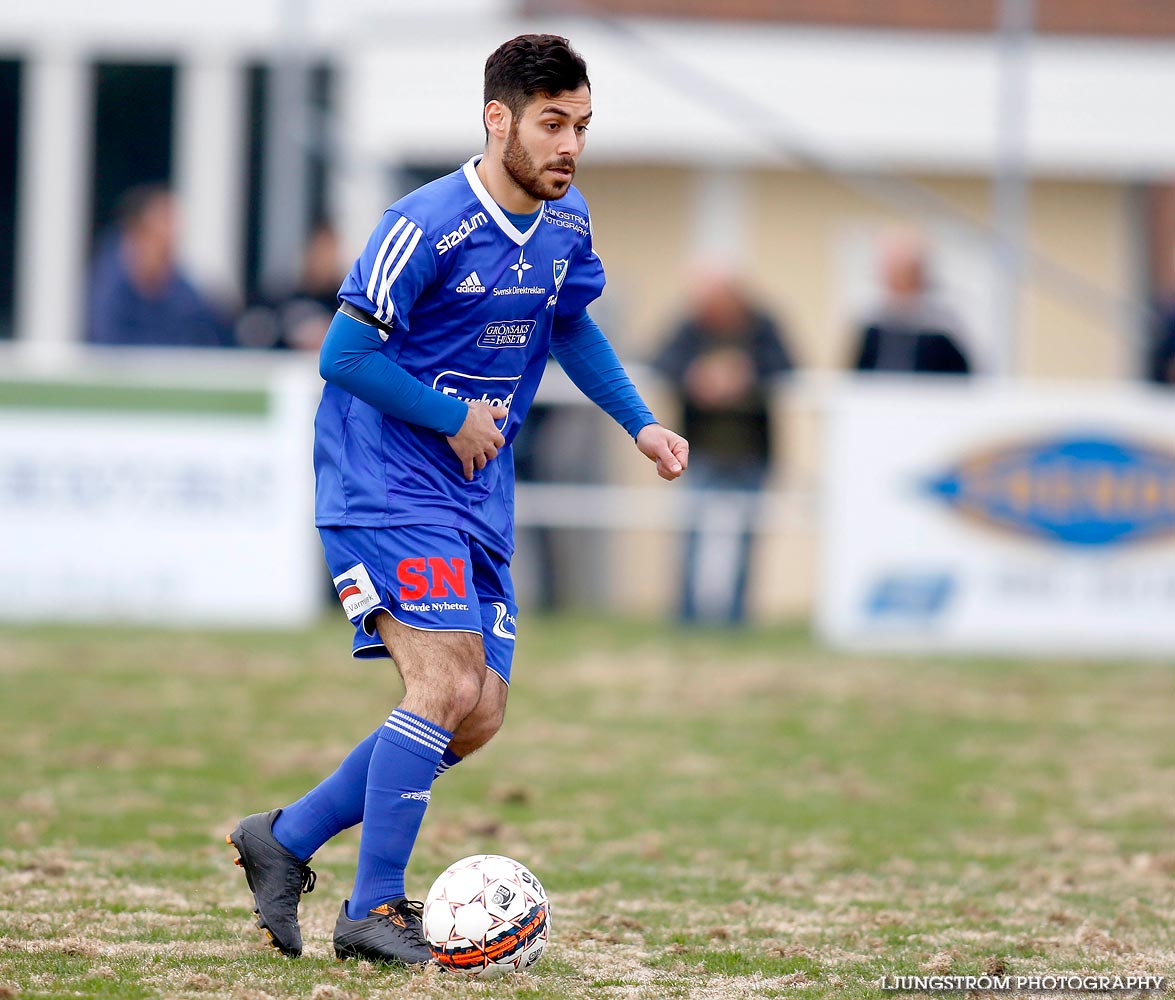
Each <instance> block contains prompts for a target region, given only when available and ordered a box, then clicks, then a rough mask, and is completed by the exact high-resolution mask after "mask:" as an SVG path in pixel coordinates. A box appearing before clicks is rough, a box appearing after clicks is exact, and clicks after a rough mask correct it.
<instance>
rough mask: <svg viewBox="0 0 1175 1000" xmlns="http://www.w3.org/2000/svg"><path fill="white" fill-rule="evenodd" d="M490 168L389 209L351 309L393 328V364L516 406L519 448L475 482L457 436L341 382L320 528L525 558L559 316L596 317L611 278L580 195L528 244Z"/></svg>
mask: <svg viewBox="0 0 1175 1000" xmlns="http://www.w3.org/2000/svg"><path fill="white" fill-rule="evenodd" d="M479 159H480V157H474V158H473V159H472V160H470V161H469V162H468V163H466V164H465V165H464V167H462V168H461V169H460V170H457V171H454V172H453V173H451V174H449V175H448V176H446V177H442V178H440V179H439V180H436V181H433V182H432V183H431V184H427V185H425V186H424V187H421V188H419V189H417V190H416V191H414V192H413V193H412V194H409V195H407V196H406V197H404V198H402V199H400V201H398V202H396V204H394V205H393V206H392V207H391V208H389V209H388V210H387V211H386V212H385V213H384V215H383V218H382V219H381V220H380V222H379V225H378V226H376V228H375V231H374V232H373V233H372V234H371V238H370V239H369V240H368V243H367V246H366V247H365V248H364V250H363V253H362V254H361V255H360V257H359V259H358V260H357V261H356V262H355V264H354V266H353V267H352V268H351V271H350V273H349V274H348V275H347V277H346V279H345V280H344V281H343V286H342V288H341V289H340V291H339V298H340V300H342V301H344V302H347V303H350V304H351V305H352V306H354V307H356V308H358V309H360V310H362V311H363V312H364V313H366V314H367V315H369V316H372V317H374V318H375V320H377V321H378V322H379V323H381V324H384V325H385V326H386V327H388V328H390V329H389V330H385V331H384V332H383V333H382V334H381V336H382V337H383V338H384V341H385V343H384V345H383V348H382V351H383V353H384V354H386V355H387V356H388V357H389V358H390V359H391V360H393V361H395V362H396V363H397V364H398V365H400V366H401V367H402V368H404V369H405V370H406V371H407V372H408V373H409V374H411V375H412V376H414V377H415V378H417V379H419V380H420V381H421V382H423V383H424V384H425V385H428V386H430V387H432V388H433V389H435V390H437V391H438V392H442V393H444V394H446V395H449V396H454V397H456V398H458V399H460V400H465V401H468V400H484V401H486V402H488V403H499V404H501V405H502V406H505V407H506V408H507V409H508V411H509V415H508V416H507V417H506V418H505V419H504V420H501V421H499V423H498V426H499V428H500V429H501V430H502V433H503V436H504V437H505V439H506V447H505V448H504V449H502V450H500V451H499V454H498V457H497V458H496V459H494V460H492V461H490V462H489V463H488V464H487V465H486V467H485V468H484V469H482V470H480V471H475V473H474V477H473V481H472V482H470V481H467V480H466V479H465V477H464V473H463V471H462V467H461V462H460V461H459V460H458V458H457V456H456V454H455V453H454V452H453V450H452V448H450V447H449V443H448V441H447V440H446V439H445V437H444V435H442V434H440V433H438V432H436V431H432V430H428V429H426V428H423V427H419V426H417V425H415V424H410V423H406V422H405V421H403V420H399V419H396V418H394V417H391V416H387V415H385V414H384V413H382V412H380V411H379V410H377V409H375V408H374V407H372V406H370V405H368V404H367V403H364V402H362V401H361V400H359V399H357V398H356V397H355V396H353V395H351V394H350V393H349V392H347V391H346V390H345V389H342V388H340V387H339V386H336V385H333V384H330V383H328V384H327V385H326V387H325V388H324V389H323V393H322V402H321V403H320V405H319V407H318V414H317V416H316V417H315V421H314V434H315V436H314V471H315V477H316V490H315V522H316V524H317V525H318V526H319V527H327V526H347V525H360V526H366V527H381V526H390V525H402V524H435V525H442V526H446V527H455V528H458V529H460V530H463V531H467V532H469V533H470V534H471V535H473V536H474V537H475V538H477V539H478V540H479V541H481V542H482V543H483V544H484V545H486V546H487V547H488V548H490V549H492V550H494V551H496V552H499V553H500V554H502V555H504V556H507V557H508V556H509V555H510V554H511V553H512V552H513V550H514V463H513V459H512V457H511V452H510V444H511V442H512V441H513V440H514V437H515V435H516V434H517V433H518V427H519V425H520V424H521V423H522V420H523V418H524V417H525V416H526V413H527V411H528V410H529V409H530V405H531V402H532V401H533V399H534V395H535V392H536V390H537V389H538V385H539V380H540V379H541V378H542V375H543V371H544V369H545V367H546V363H547V354H548V351H549V348H550V343H551V327H552V324H553V323H554V320H555V317H556V316H557V315H558V316H561V317H564V316H567V317H569V316H575V315H578V314H580V313H582V312H583V310H584V309H585V307H586V306H587V305H588V304H589V303H590V302H592V301H593V300H594V299H596V298H597V297H598V296H599V294H600V292H601V291H602V290H603V287H604V269H603V266H602V265H601V263H600V258H599V257H598V256H596V253H595V251H594V250H593V249H592V238H591V224H590V221H589V216H588V209H587V204H586V202H585V201H584V199H583V196H582V195H580V193H579V192H578V191H577V190H576V189H575V188H574V187H572V188H570V189H569V190H568V192H567V194H566V195H565V196H564V197H563V198H561V199H560V200H559V201H558V202H553V203H544V204H543V206H542V208H541V210H540V212H539V215H538V218H537V219H536V220H535V222H534V223H533V224H532V225H531V226H530V228H529V229H527V230H526V231H525V232H520V231H519V230H518V229H516V228H515V227H514V226H513V225H512V224H511V223H510V221H509V220H508V219H507V218H506V216H505V214H504V213H503V212H502V209H501V208H500V207H499V206H498V204H497V203H496V202H495V201H494V200H493V199H492V198H491V197H490V195H489V192H487V191H486V189H485V187H484V185H483V184H482V183H481V180H480V178H479V177H478V176H477V172H476V170H475V169H474V167H475V165H476V163H477V162H478V160H479Z"/></svg>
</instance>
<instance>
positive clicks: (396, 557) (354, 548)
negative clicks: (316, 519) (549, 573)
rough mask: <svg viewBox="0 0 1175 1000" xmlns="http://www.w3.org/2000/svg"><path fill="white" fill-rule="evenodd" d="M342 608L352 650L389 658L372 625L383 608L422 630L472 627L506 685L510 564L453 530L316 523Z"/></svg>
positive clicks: (513, 621)
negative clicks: (322, 525) (349, 627)
mask: <svg viewBox="0 0 1175 1000" xmlns="http://www.w3.org/2000/svg"><path fill="white" fill-rule="evenodd" d="M318 533H319V535H320V536H321V537H322V545H323V548H324V549H325V550H326V563H327V565H328V566H329V567H330V573H331V576H332V577H334V583H335V590H336V591H337V593H338V595H339V600H340V601H341V602H342V604H343V610H344V611H345V612H346V613H347V617H348V618H349V619H351V623H352V624H353V625H354V626H355V639H354V642H353V643H352V645H351V655H352V656H355V657H374V656H390V655H391V654H390V653H389V652H388V651H387V648H386V647H385V646H384V644H383V643H382V642H381V641H380V639H379V636H378V635H377V634H376V630H375V616H376V615H377V614H378V613H379V612H380V611H386V612H387V613H388V614H390V615H391V616H392V617H393V618H395V619H396V621H398V622H402V623H403V624H405V625H407V626H409V627H410V628H416V629H422V630H424V631H426V632H476V633H477V634H478V635H480V636H481V637H482V641H483V642H484V644H485V652H486V666H488V667H489V668H490V669H491V670H492V671H493V672H494V673H495V674H497V675H498V676H499V677H501V678H502V680H504V681H505V682H506V683H507V684H509V683H510V664H511V662H512V661H513V659H514V630H515V627H516V625H517V615H518V605H517V604H516V603H515V601H514V583H513V581H512V580H511V579H510V564H509V562H507V561H506V560H505V559H503V558H501V557H500V556H498V555H496V554H495V553H493V552H491V551H490V550H489V549H487V548H485V546H483V545H482V544H481V543H480V542H478V541H477V539H475V538H473V537H471V536H470V535H468V534H466V533H465V532H463V531H458V530H456V529H455V528H440V527H436V526H434V525H429V524H414V525H405V526H397V527H394V528H319V529H318Z"/></svg>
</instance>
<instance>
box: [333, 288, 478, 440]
mask: <svg viewBox="0 0 1175 1000" xmlns="http://www.w3.org/2000/svg"><path fill="white" fill-rule="evenodd" d="M355 312H357V310H353V309H350V310H347V311H346V312H344V311H342V310H340V311H339V312H337V313H335V317H334V319H333V320H331V324H330V327H329V328H328V329H327V331H326V338H325V339H324V340H323V342H322V351H321V353H320V354H319V356H318V372H319V374H320V375H321V376H322V377H323V378H324V379H325V380H326V381H327V382H330V383H331V384H332V385H337V386H338V387H339V388H340V389H346V390H347V392H349V393H350V394H351V395H352V396H354V397H355V398H356V399H361V400H363V402H365V403H367V404H368V405H370V406H374V407H375V408H376V409H377V410H379V411H380V412H382V413H386V414H387V415H388V416H390V417H396V418H398V419H400V420H403V421H405V422H407V423H410V424H417V425H419V426H421V427H427V428H429V429H430V430H434V431H436V432H438V433H439V434H445V435H448V436H452V435H454V434H456V433H457V432H458V431H459V430H460V429H461V425H462V424H463V423H465V417H466V414H467V413H468V412H469V407H467V406H466V405H465V404H464V403H463V402H461V400H459V399H457V398H456V397H454V396H446V395H445V394H444V393H441V392H437V391H436V390H435V389H432V388H430V387H429V386H427V385H425V384H424V383H423V382H421V381H420V380H419V379H418V378H414V377H413V376H412V375H410V374H409V373H408V372H406V371H405V370H404V369H403V368H401V367H400V366H399V365H398V364H396V362H394V361H393V360H392V359H391V358H389V357H388V356H387V355H385V354H384V353H383V351H382V348H383V345H384V341H383V338H382V337H381V336H380V329H379V327H378V326H375V325H373V324H374V323H375V320H374V319H373V320H372V321H371V323H367V322H364V321H362V320H359V319H357V318H356V317H355Z"/></svg>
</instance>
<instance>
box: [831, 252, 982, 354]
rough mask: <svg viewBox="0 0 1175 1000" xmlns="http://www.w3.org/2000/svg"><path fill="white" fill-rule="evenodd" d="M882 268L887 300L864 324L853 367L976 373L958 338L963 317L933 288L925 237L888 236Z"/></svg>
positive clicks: (881, 259)
mask: <svg viewBox="0 0 1175 1000" xmlns="http://www.w3.org/2000/svg"><path fill="white" fill-rule="evenodd" d="M879 270H880V275H879V277H880V279H881V286H882V289H883V292H884V300H883V301H882V303H881V305H880V306H879V307H878V309H877V311H876V312H875V313H873V314H872V315H871V316H869V317H867V318H866V319H865V321H864V322H863V323H862V324H861V326H860V329H859V332H858V346H857V355H856V358H855V360H854V362H853V367H854V368H856V369H857V370H858V371H884V372H928V373H936V374H943V375H965V374H967V373H968V372H970V371H971V366H970V364H969V362H968V361H967V357H966V355H965V354H964V353H963V350H962V349H961V348H960V347H959V344H958V343H957V340H956V338H957V336H958V331H959V330H960V324H959V321H958V318H957V317H956V316H955V314H954V313H953V312H952V311H951V310H950V309H948V308H947V307H946V306H944V305H943V304H942V303H940V302H938V301H936V300H935V299H934V296H933V295H932V293H931V290H930V282H929V278H928V271H929V265H928V261H927V248H926V244H925V242H924V241H923V240H922V239H921V238H920V237H918V236H916V235H910V234H900V235H894V236H890V237H888V238H887V239H886V240H885V242H884V243H883V245H882V248H881V254H880V259H879Z"/></svg>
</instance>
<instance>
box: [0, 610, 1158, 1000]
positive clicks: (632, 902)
mask: <svg viewBox="0 0 1175 1000" xmlns="http://www.w3.org/2000/svg"><path fill="white" fill-rule="evenodd" d="M348 647H349V641H348V636H347V629H346V627H345V623H341V622H337V621H333V620H332V621H331V622H329V623H327V624H324V625H322V626H321V627H318V628H316V629H313V630H309V631H305V632H299V633H197V632H165V631H144V630H131V629H114V628H102V629H81V628H71V629H63V628H52V629H50V628H45V629H36V630H35V629H16V628H12V627H8V628H5V629H3V630H0V734H2V739H0V761H2V763H3V766H2V767H0V817H2V818H3V822H2V823H0V1000H10V998H13V997H22V998H25V997H39V998H40V997H66V996H70V997H79V996H80V997H92V998H137V997H143V998H163V997H167V998H207V1000H213V998H231V1000H266V998H287V997H289V998H292V997H299V998H302V997H305V998H310V1000H355V998H368V997H372V998H374V997H380V998H391V997H408V996H412V997H417V996H422V997H472V996H484V995H485V994H486V993H487V991H488V992H492V993H493V994H494V995H500V996H504V997H512V998H527V997H534V998H577V1000H579V998H601V1000H603V998H616V1000H620V998H625V1000H627V998H634V997H637V998H645V997H647V998H660V997H685V998H698V1000H701V998H711V997H726V996H730V997H781V996H803V997H826V996H827V997H850V998H865V997H881V996H885V995H887V994H885V993H883V992H882V991H881V990H879V989H878V988H877V987H876V985H875V984H876V983H877V981H878V980H879V978H880V977H881V976H882V975H883V974H884V975H902V974H919V973H925V972H927V971H936V972H953V973H959V974H967V973H973V974H974V973H982V972H984V971H992V970H1004V971H1006V972H1009V973H1011V974H1013V975H1015V974H1026V975H1027V974H1032V973H1056V972H1107V971H1108V972H1122V973H1125V972H1128V971H1130V972H1136V973H1137V972H1151V973H1155V974H1160V975H1162V974H1167V975H1170V974H1172V973H1175V941H1173V931H1172V917H1173V915H1175V834H1173V831H1175V749H1173V748H1175V737H1173V732H1175V731H1173V729H1172V722H1171V718H1172V712H1171V708H1172V704H1173V702H1175V698H1173V695H1175V672H1173V670H1175V664H1171V663H1136V662H1117V663H1110V662H1103V663H1093V662H1057V661H1049V662H1033V663H1022V662H1013V661H988V660H983V661H980V660H966V659H959V658H952V659H929V658H928V659H902V658H895V657H849V656H844V655H839V654H834V653H830V652H827V651H824V650H821V649H820V648H818V647H817V646H815V645H814V644H813V643H812V642H811V641H810V640H809V638H808V637H807V636H806V634H805V633H804V632H803V631H801V630H798V629H774V630H763V631H746V632H742V633H733V634H732V633H725V632H707V631H698V632H688V633H683V632H680V631H677V630H674V629H671V628H668V627H661V626H656V625H651V624H642V623H638V622H628V621H601V620H600V619H598V618H595V617H592V618H559V619H549V620H531V621H528V622H524V623H523V628H522V639H521V640H520V642H519V649H518V657H517V660H516V663H515V684H514V688H513V695H512V701H511V706H510V712H509V717H508V719H507V724H506V728H505V729H504V730H503V732H502V733H501V734H500V735H499V737H498V738H497V739H496V740H495V741H494V743H493V744H491V746H490V747H489V748H487V749H486V750H485V751H484V752H483V753H481V754H479V755H478V756H477V757H475V758H473V759H472V760H470V761H468V762H466V763H465V764H463V765H462V766H461V767H459V768H456V769H454V770H453V771H452V772H450V773H449V774H447V775H446V776H445V777H444V778H443V779H442V780H441V782H440V783H439V784H438V786H437V789H436V794H435V796H434V799H433V803H432V806H431V807H430V809H429V813H428V816H427V818H426V820H425V826H424V830H423V833H422V837H421V841H420V843H419V845H418V847H417V852H416V854H415V856H414V858H413V862H412V866H411V867H410V869H409V888H410V891H412V892H414V894H416V895H423V894H424V892H425V890H426V889H427V887H428V884H429V882H430V881H431V879H432V877H433V876H434V875H435V874H436V873H437V872H438V871H440V870H441V869H442V868H443V867H444V866H445V865H447V864H448V863H449V862H451V861H453V860H454V859H456V858H458V857H462V856H464V855H465V854H472V853H478V852H483V851H493V852H500V853H505V854H510V855H513V856H516V857H518V858H520V859H521V860H523V861H525V862H526V863H528V864H529V865H531V867H533V868H534V869H535V871H536V872H537V873H538V874H539V875H540V877H542V878H543V880H544V882H545V883H546V885H547V887H548V889H549V890H550V891H551V895H552V904H553V911H554V920H553V931H554V936H553V944H552V946H551V948H550V949H549V951H548V953H547V955H546V956H545V957H544V959H543V961H542V962H541V963H540V964H539V966H538V967H537V968H536V969H535V970H534V972H533V973H532V974H530V975H529V976H520V977H516V978H514V979H511V980H507V981H502V982H499V983H497V984H495V985H494V986H493V987H491V988H489V989H488V990H487V988H486V987H483V986H480V985H477V984H469V983H465V982H464V981H459V980H455V979H453V978H451V977H446V976H443V975H441V974H439V973H437V972H435V971H431V970H430V971H426V972H423V973H409V972H404V971H388V970H384V969H379V968H372V967H370V966H369V965H366V964H355V963H349V964H339V963H336V962H335V961H334V960H333V956H332V953H331V950H330V930H331V927H332V926H333V922H334V917H335V914H336V913H337V910H338V905H339V901H340V900H341V899H342V898H343V896H344V895H345V894H346V893H347V891H348V889H349V887H350V879H351V876H352V874H353V866H354V860H355V853H356V848H357V843H358V835H357V831H350V832H348V833H346V834H344V835H342V836H341V837H339V838H337V839H336V841H334V842H332V843H331V844H329V845H327V846H326V847H324V848H323V850H322V851H320V852H319V855H318V857H316V858H315V862H314V865H315V867H316V868H317V869H318V870H319V883H318V888H317V890H316V891H315V892H314V893H313V894H312V895H309V896H307V897H306V898H305V899H304V901H303V906H302V912H303V930H304V936H305V938H306V941H307V948H306V954H305V956H304V957H303V958H302V959H301V960H300V961H296V962H291V961H288V960H285V959H283V958H281V957H280V956H279V955H277V954H276V953H274V952H272V951H271V950H270V949H268V948H267V947H265V946H264V945H263V944H262V943H261V941H260V935H259V932H257V931H256V930H255V929H254V928H253V927H252V925H251V915H250V912H249V911H250V909H251V901H250V897H249V895H248V892H247V890H246V887H245V884H244V879H243V877H242V876H241V875H240V872H239V870H238V869H236V868H234V867H233V866H232V864H231V863H230V862H231V858H232V852H231V851H229V849H228V848H227V847H226V846H225V845H224V833H225V832H226V831H227V830H228V829H230V828H231V826H232V824H233V823H234V822H235V820H236V819H237V818H238V817H239V816H240V815H242V814H243V813H246V812H253V811H256V810H259V809H263V808H270V807H272V806H274V805H281V804H283V803H284V802H287V801H289V800H290V799H292V798H294V797H296V796H297V795H299V794H300V793H301V792H302V791H303V790H304V789H305V788H306V787H307V786H308V785H310V784H311V783H313V782H314V781H315V780H317V779H318V778H319V777H320V776H321V775H322V774H324V773H325V772H326V771H327V770H329V769H331V768H333V767H334V766H335V764H336V763H337V762H338V760H339V759H341V757H342V756H343V755H344V754H345V753H346V751H347V750H348V749H349V748H350V746H351V745H352V744H353V743H354V742H355V741H356V740H357V739H359V738H361V737H362V736H363V735H364V734H365V733H366V732H369V731H370V729H371V727H373V726H374V725H375V724H376V723H377V722H378V721H379V720H380V719H381V718H382V717H383V714H384V713H386V711H387V710H388V709H389V708H390V707H391V706H392V705H393V704H394V703H395V701H396V699H397V697H398V694H399V685H398V682H397V681H396V680H395V675H394V671H393V670H392V668H391V667H390V665H388V664H386V663H374V664H373V663H354V662H352V661H351V660H350V659H349V658H348V657H347V655H346V650H347V649H348Z"/></svg>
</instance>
